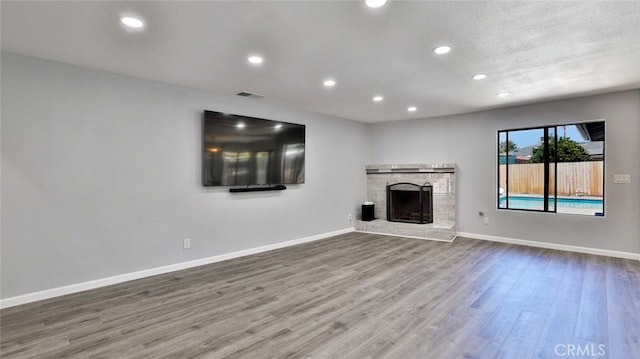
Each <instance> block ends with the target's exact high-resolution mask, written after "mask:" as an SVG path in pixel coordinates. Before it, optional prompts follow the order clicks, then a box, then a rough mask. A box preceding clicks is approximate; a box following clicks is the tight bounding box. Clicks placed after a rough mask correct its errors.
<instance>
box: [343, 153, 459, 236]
mask: <svg viewBox="0 0 640 359" xmlns="http://www.w3.org/2000/svg"><path fill="white" fill-rule="evenodd" d="M366 171H367V201H371V202H373V203H374V204H375V218H376V219H375V220H373V221H362V220H361V219H358V220H356V223H355V229H356V231H359V232H367V233H379V234H388V235H395V236H402V237H413V238H422V239H432V240H440V241H449V242H450V241H453V239H454V238H455V236H456V206H455V203H456V199H455V193H456V191H455V183H456V182H455V179H456V178H455V173H456V165H455V164H454V163H442V164H392V165H391V164H388V165H368V166H366ZM398 182H409V183H414V184H417V185H423V184H425V183H426V182H429V183H431V185H432V186H433V223H428V224H414V223H401V222H390V221H387V203H386V202H387V192H386V191H387V185H389V184H393V183H398Z"/></svg>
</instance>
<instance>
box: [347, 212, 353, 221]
mask: <svg viewBox="0 0 640 359" xmlns="http://www.w3.org/2000/svg"><path fill="white" fill-rule="evenodd" d="M348 218H349V222H351V221H353V215H351V213H349V217H348Z"/></svg>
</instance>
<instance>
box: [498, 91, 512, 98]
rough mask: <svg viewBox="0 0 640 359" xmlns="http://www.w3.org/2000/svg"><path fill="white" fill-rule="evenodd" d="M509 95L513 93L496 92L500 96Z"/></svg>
mask: <svg viewBox="0 0 640 359" xmlns="http://www.w3.org/2000/svg"><path fill="white" fill-rule="evenodd" d="M509 95H511V94H510V93H508V92H500V93H497V94H496V96H498V97H507V96H509Z"/></svg>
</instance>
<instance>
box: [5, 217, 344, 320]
mask: <svg viewBox="0 0 640 359" xmlns="http://www.w3.org/2000/svg"><path fill="white" fill-rule="evenodd" d="M349 232H353V228H345V229H341V230H337V231H333V232H327V233H322V234H317V235H314V236H309V237H304V238H298V239H294V240H290V241H286V242H280V243H274V244H268V245H266V246H261V247H256V248H250V249H245V250H241V251H237V252H231V253H225V254H220V255H217V256H212V257H207V258H201V259H196V260H192V261H188V262H182V263H176V264H170V265H167V266H162V267H156V268H150V269H144V270H141V271H137V272H132V273H126V274H120V275H116V276H113V277H107V278H102V279H96V280H91V281H88V282H82V283H77V284H71V285H67V286H64V287H58V288H52V289H46V290H43V291H39V292H34V293H28V294H23V295H19V296H15V297H9V298H5V299H0V308H9V307H14V306H16V305H21V304H26V303H31V302H35V301H39V300H44V299H49V298H54V297H59V296H63V295H67V294H72V293H77V292H82V291H85V290H89V289H95V288H100V287H105V286H108V285H112V284H118V283H122V282H127V281H130V280H135V279H140V278H145V277H150V276H154V275H158V274H164V273H169V272H175V271H179V270H182V269H188V268H193V267H199V266H203V265H206V264H211V263H216V262H221V261H225V260H228V259H233V258H238V257H244V256H248V255H252V254H257V253H262V252H267V251H272V250H274V249H280V248H285V247H290V246H295V245H297V244H302V243H308V242H313V241H317V240H319V239H324V238H329V237H333V236H337V235H340V234H345V233H349Z"/></svg>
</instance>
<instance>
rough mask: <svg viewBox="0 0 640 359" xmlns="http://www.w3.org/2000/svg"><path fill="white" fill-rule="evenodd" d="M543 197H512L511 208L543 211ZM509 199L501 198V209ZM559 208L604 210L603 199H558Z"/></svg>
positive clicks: (510, 198)
mask: <svg viewBox="0 0 640 359" xmlns="http://www.w3.org/2000/svg"><path fill="white" fill-rule="evenodd" d="M543 201H544V198H542V197H520V196H510V197H509V207H510V208H520V209H541V208H542V202H543ZM506 202H507V199H506V198H505V197H502V198H500V207H503V206H505V204H506ZM549 207H553V199H551V198H550V199H549ZM558 208H579V209H599V210H602V200H601V199H590V198H558Z"/></svg>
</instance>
